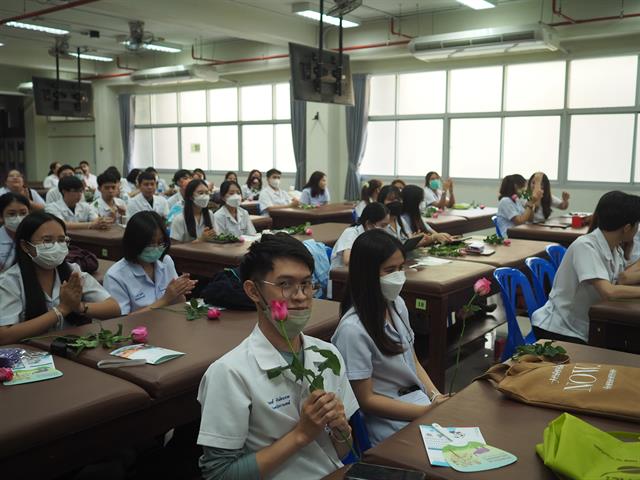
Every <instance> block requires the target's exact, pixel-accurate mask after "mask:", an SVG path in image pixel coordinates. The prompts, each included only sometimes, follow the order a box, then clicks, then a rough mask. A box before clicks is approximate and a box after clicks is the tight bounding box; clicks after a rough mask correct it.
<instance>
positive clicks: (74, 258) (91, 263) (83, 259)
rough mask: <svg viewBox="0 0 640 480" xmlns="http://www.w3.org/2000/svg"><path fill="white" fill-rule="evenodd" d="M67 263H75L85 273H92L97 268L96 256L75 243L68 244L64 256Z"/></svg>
mask: <svg viewBox="0 0 640 480" xmlns="http://www.w3.org/2000/svg"><path fill="white" fill-rule="evenodd" d="M65 261H66V262H67V263H75V264H77V265H78V266H79V267H80V270H82V271H83V272H87V273H93V272H95V271H96V270H98V266H99V265H98V257H96V255H95V254H94V253H93V252H90V251H88V250H85V249H84V248H80V247H77V246H75V245H69V254H68V255H67V258H65Z"/></svg>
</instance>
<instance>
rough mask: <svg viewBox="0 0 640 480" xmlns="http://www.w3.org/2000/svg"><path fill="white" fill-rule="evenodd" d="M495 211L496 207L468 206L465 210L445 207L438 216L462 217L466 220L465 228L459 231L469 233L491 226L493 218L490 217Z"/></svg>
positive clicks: (496, 211) (496, 210)
mask: <svg viewBox="0 0 640 480" xmlns="http://www.w3.org/2000/svg"><path fill="white" fill-rule="evenodd" d="M497 213H498V209H497V208H494V207H485V208H468V209H466V210H458V209H446V210H445V211H444V212H442V213H441V214H440V215H439V216H438V218H440V217H448V216H453V217H462V218H464V219H465V220H466V221H467V223H466V224H465V227H464V228H465V229H466V230H465V231H464V232H461V233H469V232H475V231H478V230H485V229H487V228H493V220H491V217H493V216H494V215H495V214H497ZM447 233H450V232H447Z"/></svg>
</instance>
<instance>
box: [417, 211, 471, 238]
mask: <svg viewBox="0 0 640 480" xmlns="http://www.w3.org/2000/svg"><path fill="white" fill-rule="evenodd" d="M423 220H424V221H425V222H426V223H427V224H429V226H430V227H431V228H433V229H434V230H435V231H436V232H440V233H448V234H449V235H462V234H463V233H467V232H468V231H469V230H468V228H467V219H466V218H462V217H456V216H454V215H445V216H442V215H438V216H437V217H436V218H433V217H429V218H426V217H425V218H423Z"/></svg>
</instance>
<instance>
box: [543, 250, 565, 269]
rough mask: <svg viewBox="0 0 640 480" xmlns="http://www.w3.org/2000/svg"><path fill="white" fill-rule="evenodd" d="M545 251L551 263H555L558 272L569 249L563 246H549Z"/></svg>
mask: <svg viewBox="0 0 640 480" xmlns="http://www.w3.org/2000/svg"><path fill="white" fill-rule="evenodd" d="M545 250H546V251H547V255H549V258H550V259H551V263H553V266H554V267H556V270H558V268H559V267H560V264H561V263H562V259H563V258H564V254H565V253H567V249H566V248H565V247H563V246H562V245H547V248H546V249H545Z"/></svg>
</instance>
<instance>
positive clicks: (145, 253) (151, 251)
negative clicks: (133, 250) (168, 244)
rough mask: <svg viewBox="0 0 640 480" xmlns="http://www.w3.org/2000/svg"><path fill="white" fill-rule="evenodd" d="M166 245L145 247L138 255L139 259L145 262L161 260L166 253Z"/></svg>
mask: <svg viewBox="0 0 640 480" xmlns="http://www.w3.org/2000/svg"><path fill="white" fill-rule="evenodd" d="M164 250H165V247H164V246H162V247H157V246H156V247H144V249H143V250H142V252H141V253H140V255H138V260H140V261H141V262H145V263H155V262H156V261H158V260H160V257H161V256H162V254H163V253H164Z"/></svg>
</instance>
